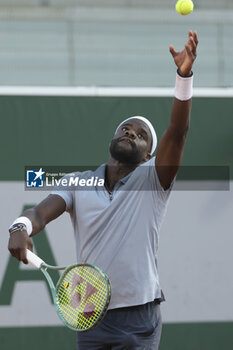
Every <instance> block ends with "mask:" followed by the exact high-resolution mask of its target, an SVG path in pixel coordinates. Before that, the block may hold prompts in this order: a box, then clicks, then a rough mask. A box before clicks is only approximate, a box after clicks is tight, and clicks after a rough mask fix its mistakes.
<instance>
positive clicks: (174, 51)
mask: <svg viewBox="0 0 233 350" xmlns="http://www.w3.org/2000/svg"><path fill="white" fill-rule="evenodd" d="M169 51H170V52H171V54H172V56H173V57H175V56H176V55H177V53H178V52H176V50H175V49H174V46H173V45H170V46H169Z"/></svg>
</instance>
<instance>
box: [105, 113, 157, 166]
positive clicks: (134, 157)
mask: <svg viewBox="0 0 233 350" xmlns="http://www.w3.org/2000/svg"><path fill="white" fill-rule="evenodd" d="M151 145H152V136H151V132H150V129H149V127H148V126H147V125H146V124H145V123H144V122H143V121H142V120H140V119H136V118H135V119H130V120H128V121H127V122H125V123H124V124H122V125H121V126H120V127H119V128H118V130H117V132H116V134H115V135H114V137H113V139H112V141H111V144H110V154H111V156H112V157H113V158H114V159H116V160H118V161H119V162H121V163H127V164H140V163H142V162H145V161H147V160H149V159H150V151H151Z"/></svg>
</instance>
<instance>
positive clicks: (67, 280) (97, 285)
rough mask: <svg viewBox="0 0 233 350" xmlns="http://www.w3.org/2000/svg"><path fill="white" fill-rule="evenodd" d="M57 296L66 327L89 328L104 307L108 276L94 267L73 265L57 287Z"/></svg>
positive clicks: (106, 298)
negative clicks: (67, 325)
mask: <svg viewBox="0 0 233 350" xmlns="http://www.w3.org/2000/svg"><path fill="white" fill-rule="evenodd" d="M57 297H58V303H59V309H60V312H61V314H62V317H63V318H64V320H65V321H66V322H67V323H68V324H69V325H70V326H72V327H73V328H75V329H78V330H86V329H90V328H91V327H92V326H93V325H94V324H96V322H98V320H99V319H101V318H102V317H103V315H104V313H105V310H106V308H107V305H108V302H109V298H110V287H109V283H108V279H107V277H106V276H105V275H102V274H101V273H100V272H99V271H98V270H97V269H95V268H94V267H91V266H86V265H84V266H77V267H74V268H72V269H71V270H69V271H67V273H65V275H64V276H63V278H62V280H61V281H60V283H59V285H58V286H57Z"/></svg>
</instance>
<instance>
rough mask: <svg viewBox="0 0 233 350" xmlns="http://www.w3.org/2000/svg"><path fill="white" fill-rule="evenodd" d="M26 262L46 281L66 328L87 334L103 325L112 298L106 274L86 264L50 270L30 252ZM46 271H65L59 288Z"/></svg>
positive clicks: (59, 282)
mask: <svg viewBox="0 0 233 350" xmlns="http://www.w3.org/2000/svg"><path fill="white" fill-rule="evenodd" d="M27 260H28V261H29V262H30V263H31V264H33V265H34V266H35V267H36V268H37V269H39V270H40V271H41V272H42V273H43V274H44V276H45V277H46V280H47V282H48V284H49V287H50V290H51V294H52V298H53V302H54V305H55V307H56V311H57V314H58V316H59V317H60V319H61V320H62V322H64V324H65V325H66V326H67V327H69V328H70V329H72V330H74V331H78V332H85V331H89V330H91V329H93V328H94V327H96V326H97V325H98V324H99V323H100V321H101V320H102V319H103V317H104V315H105V314H106V312H107V308H108V304H109V302H110V298H111V286H110V282H109V279H108V276H107V275H106V274H105V273H104V272H103V271H101V270H100V269H99V268H98V267H96V266H94V265H90V264H86V263H82V264H75V265H70V266H67V267H66V266H51V265H48V264H46V263H45V262H44V261H43V260H42V259H41V258H39V257H38V256H37V255H36V254H34V253H32V252H31V251H30V250H29V249H27ZM47 270H65V271H64V272H63V273H62V275H61V277H60V278H59V280H58V282H57V284H56V286H55V285H54V283H53V281H52V279H51V277H50V275H49V273H48V271H47Z"/></svg>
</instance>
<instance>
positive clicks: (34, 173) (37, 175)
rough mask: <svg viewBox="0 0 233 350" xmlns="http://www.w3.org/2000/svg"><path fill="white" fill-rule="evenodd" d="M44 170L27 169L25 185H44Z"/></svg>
mask: <svg viewBox="0 0 233 350" xmlns="http://www.w3.org/2000/svg"><path fill="white" fill-rule="evenodd" d="M44 173H45V172H44V171H43V170H42V168H40V170H27V180H26V187H35V188H36V187H44Z"/></svg>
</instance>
